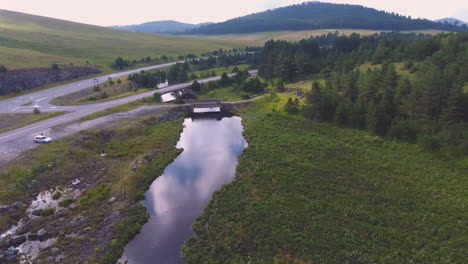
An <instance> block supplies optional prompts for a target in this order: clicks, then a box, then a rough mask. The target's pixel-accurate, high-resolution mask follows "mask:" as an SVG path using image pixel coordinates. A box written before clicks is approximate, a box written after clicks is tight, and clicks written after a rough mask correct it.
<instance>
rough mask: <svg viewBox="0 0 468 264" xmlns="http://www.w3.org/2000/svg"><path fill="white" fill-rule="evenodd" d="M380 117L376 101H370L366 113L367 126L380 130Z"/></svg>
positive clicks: (372, 129) (373, 129)
mask: <svg viewBox="0 0 468 264" xmlns="http://www.w3.org/2000/svg"><path fill="white" fill-rule="evenodd" d="M378 124H379V117H378V114H377V107H376V105H375V103H374V101H373V100H372V101H370V102H369V104H368V105H367V113H366V127H367V129H369V130H370V131H372V132H377V131H378Z"/></svg>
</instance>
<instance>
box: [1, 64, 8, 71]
mask: <svg viewBox="0 0 468 264" xmlns="http://www.w3.org/2000/svg"><path fill="white" fill-rule="evenodd" d="M7 71H8V69H7V68H6V67H5V66H3V65H0V72H7Z"/></svg>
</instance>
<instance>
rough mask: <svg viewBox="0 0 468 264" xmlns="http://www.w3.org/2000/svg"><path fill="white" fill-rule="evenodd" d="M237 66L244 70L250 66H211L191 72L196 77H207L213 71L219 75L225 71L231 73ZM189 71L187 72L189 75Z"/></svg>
mask: <svg viewBox="0 0 468 264" xmlns="http://www.w3.org/2000/svg"><path fill="white" fill-rule="evenodd" d="M236 67H237V68H238V69H239V71H244V70H247V69H248V68H249V67H250V66H249V65H234V66H229V67H218V68H213V69H209V70H204V71H194V72H193V74H195V75H196V76H198V78H209V77H211V76H212V75H213V72H214V73H215V75H216V76H221V74H223V73H224V72H225V73H228V74H229V73H232V70H233V69H234V68H236ZM190 74H191V73H189V75H190Z"/></svg>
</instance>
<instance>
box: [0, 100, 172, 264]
mask: <svg viewBox="0 0 468 264" xmlns="http://www.w3.org/2000/svg"><path fill="white" fill-rule="evenodd" d="M158 111H160V110H158ZM164 111H165V112H164V113H163V114H161V113H160V114H158V115H155V116H153V117H148V118H146V119H145V120H144V124H146V125H154V124H157V123H159V122H165V121H171V120H176V119H178V118H179V116H180V114H181V112H179V111H177V110H164ZM140 113H142V114H146V115H147V114H150V113H151V111H150V110H148V109H146V110H145V111H142V112H140ZM153 114H154V113H153ZM101 125H102V124H101ZM98 133H99V135H97V136H99V137H100V138H103V139H104V141H106V140H107V141H110V140H111V139H112V138H113V137H114V134H115V133H114V132H113V130H112V128H106V129H104V130H100V131H99V132H98ZM73 137H74V138H73V140H72V142H73V144H74V146H78V147H80V146H84V145H86V144H90V143H91V142H93V141H92V140H93V139H92V138H91V137H89V136H86V134H85V135H82V134H80V135H76V136H73ZM156 155H158V153H157V151H153V152H150V153H148V154H147V155H146V156H144V157H143V158H141V159H139V160H135V161H134V162H132V164H133V165H131V166H129V167H128V172H127V173H135V171H136V170H137V169H138V167H139V166H146V165H148V164H149V163H150V162H151V161H152V159H153V158H154V157H155V156H156ZM21 158H24V157H20V159H21ZM114 162H115V161H113V160H112V159H106V154H105V153H102V154H99V153H96V157H95V158H92V159H88V160H87V161H86V162H85V163H81V164H76V165H75V167H72V168H68V169H67V170H66V171H64V170H62V169H61V168H60V167H59V165H57V164H54V163H51V164H48V165H47V166H48V171H49V172H48V174H47V176H46V177H42V178H41V180H40V181H36V180H33V181H31V182H30V184H29V188H28V191H27V194H28V195H25V196H24V198H23V199H21V200H18V201H15V202H13V203H11V204H9V205H3V206H1V207H0V219H2V222H3V223H2V226H11V228H10V229H8V230H5V229H3V230H0V231H1V232H3V233H2V235H1V240H0V264H3V263H15V262H20V263H92V262H93V260H96V259H98V258H99V257H100V256H101V255H102V254H104V253H105V250H106V248H107V247H108V246H109V244H110V243H112V239H113V237H114V234H113V228H114V227H115V225H116V224H117V223H119V222H120V221H121V220H122V219H124V218H125V217H126V213H127V210H125V209H127V208H129V207H133V206H135V202H134V201H133V200H131V199H129V198H128V197H126V196H124V195H121V196H119V195H115V196H106V195H108V194H109V193H110V191H108V190H107V189H106V187H105V186H108V185H110V182H111V181H112V178H111V176H110V174H111V171H112V168H113V167H114V166H115V165H116V164H115V163H114ZM101 186H104V187H103V189H102V191H100V192H99V193H96V194H93V195H103V196H102V197H103V198H105V199H98V200H99V201H98V202H96V203H93V204H92V205H86V204H85V203H83V202H82V201H83V196H84V193H86V192H87V191H89V190H96V189H99V188H100V187H101ZM88 195H90V194H88ZM79 201H80V202H81V203H80V202H79ZM5 219H7V220H5Z"/></svg>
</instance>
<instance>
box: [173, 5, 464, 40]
mask: <svg viewBox="0 0 468 264" xmlns="http://www.w3.org/2000/svg"><path fill="white" fill-rule="evenodd" d="M333 28H340V29H375V30H397V31H401V30H424V29H439V30H449V31H459V30H466V26H465V27H457V26H454V25H451V24H448V23H447V24H444V23H436V22H433V21H430V20H427V19H412V18H411V17H410V16H408V17H407V16H402V15H399V14H395V13H393V12H392V13H388V12H384V11H378V10H376V9H373V8H368V7H364V6H360V5H347V4H331V3H320V2H305V3H302V4H297V5H292V6H287V7H283V8H277V9H272V10H268V11H265V12H260V13H255V14H251V15H247V16H243V17H239V18H235V19H231V20H228V21H225V22H221V23H214V24H207V25H203V26H201V27H198V28H194V29H188V30H187V31H185V32H183V33H180V34H241V33H252V32H265V31H280V30H312V29H333Z"/></svg>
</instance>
